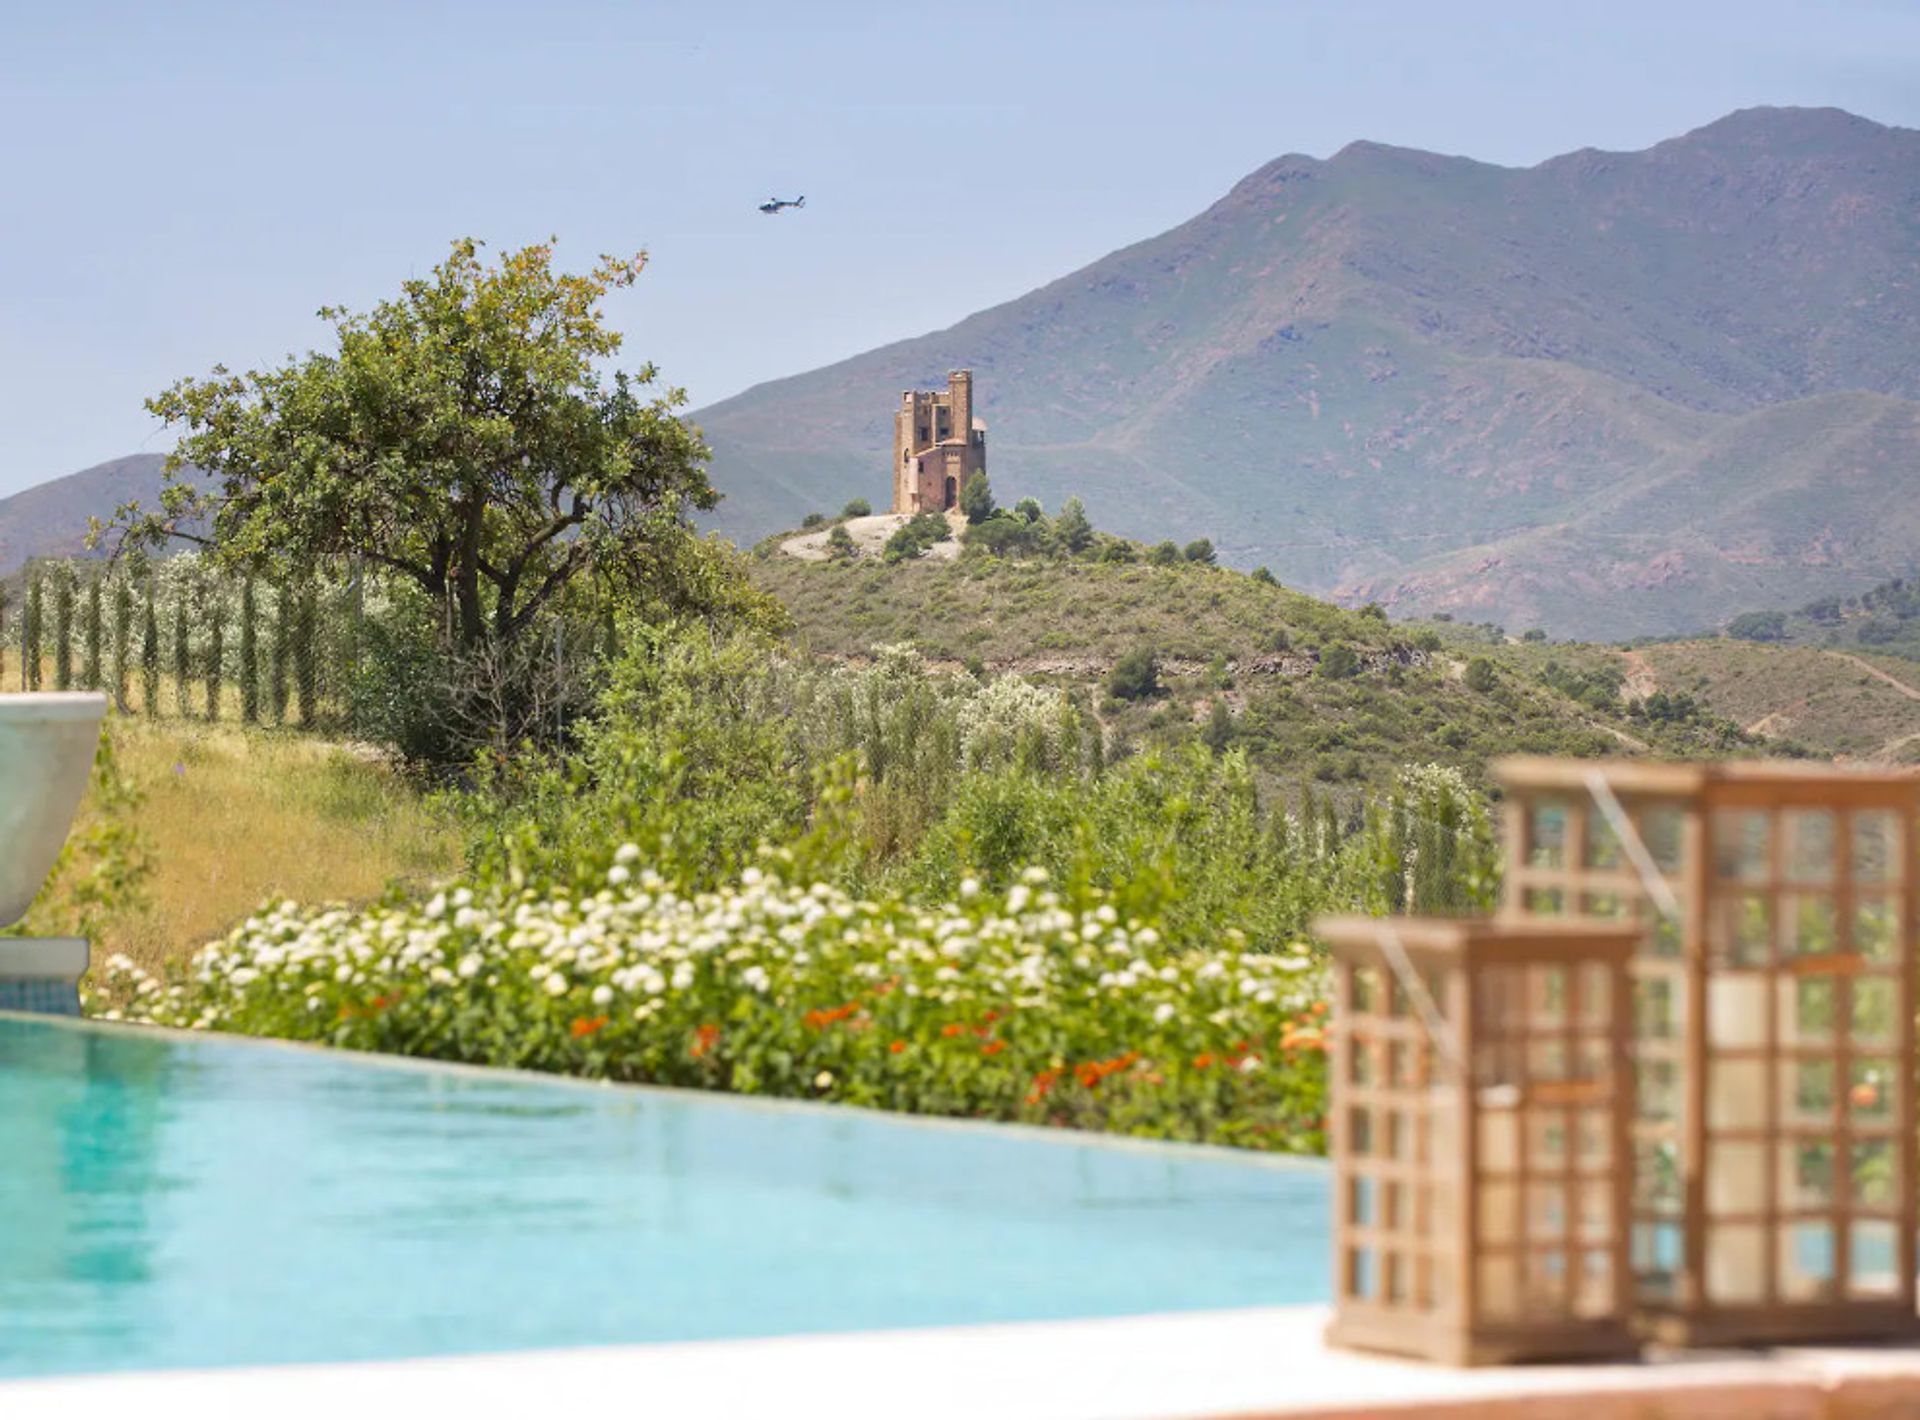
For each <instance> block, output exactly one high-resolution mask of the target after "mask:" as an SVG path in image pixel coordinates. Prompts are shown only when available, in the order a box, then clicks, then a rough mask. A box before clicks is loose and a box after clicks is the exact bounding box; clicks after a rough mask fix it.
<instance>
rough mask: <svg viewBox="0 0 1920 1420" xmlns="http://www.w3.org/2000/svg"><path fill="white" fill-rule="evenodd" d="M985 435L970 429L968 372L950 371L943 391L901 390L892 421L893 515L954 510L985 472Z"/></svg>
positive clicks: (970, 408)
mask: <svg viewBox="0 0 1920 1420" xmlns="http://www.w3.org/2000/svg"><path fill="white" fill-rule="evenodd" d="M986 462H987V454H986V435H985V433H984V432H983V431H981V430H976V429H975V428H974V427H973V372H972V371H971V370H954V371H950V372H949V373H948V375H947V388H946V389H945V391H936V390H902V391H901V393H900V407H899V409H898V410H896V411H895V413H894V420H893V475H892V477H893V511H894V512H896V513H901V514H907V515H911V514H914V513H924V512H939V511H941V510H942V509H945V508H951V507H954V506H955V505H956V504H957V502H958V500H959V489H960V488H961V487H962V486H964V485H965V483H966V481H967V479H969V478H971V477H972V476H973V475H974V474H975V473H977V472H982V471H984V470H985V468H986Z"/></svg>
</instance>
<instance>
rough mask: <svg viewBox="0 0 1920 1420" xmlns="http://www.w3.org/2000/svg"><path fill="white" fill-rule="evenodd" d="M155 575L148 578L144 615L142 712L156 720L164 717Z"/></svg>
mask: <svg viewBox="0 0 1920 1420" xmlns="http://www.w3.org/2000/svg"><path fill="white" fill-rule="evenodd" d="M158 599H159V592H158V590H157V589H156V588H155V586H154V579H153V574H152V573H151V572H149V573H148V574H147V595H146V597H145V598H144V599H143V601H142V606H141V612H140V708H141V709H142V710H144V711H145V712H146V714H147V718H148V719H153V718H155V717H157V716H158V715H159V714H160V607H159V605H158Z"/></svg>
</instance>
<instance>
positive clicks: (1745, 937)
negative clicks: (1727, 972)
mask: <svg viewBox="0 0 1920 1420" xmlns="http://www.w3.org/2000/svg"><path fill="white" fill-rule="evenodd" d="M1713 915H1714V926H1715V932H1714V942H1715V945H1716V946H1717V947H1718V949H1719V954H1721V955H1723V956H1724V958H1725V960H1726V961H1727V962H1728V963H1729V964H1731V965H1733V966H1765V965H1767V964H1768V963H1769V962H1770V961H1772V959H1773V900H1772V899H1771V898H1769V897H1766V896H1764V895H1762V894H1760V893H1747V892H1743V893H1729V894H1726V895H1724V896H1721V897H1718V898H1716V899H1715V900H1714V904H1713Z"/></svg>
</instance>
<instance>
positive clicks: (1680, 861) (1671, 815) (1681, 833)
mask: <svg viewBox="0 0 1920 1420" xmlns="http://www.w3.org/2000/svg"><path fill="white" fill-rule="evenodd" d="M1686 828H1687V816H1686V813H1685V811H1684V810H1682V809H1681V808H1680V807H1679V806H1677V805H1674V804H1655V805H1651V806H1649V807H1648V808H1646V809H1644V810H1642V811H1641V814H1640V822H1639V829H1640V838H1641V841H1642V842H1644V843H1645V844H1646V845H1647V853H1648V855H1649V856H1651V857H1652V859H1653V863H1654V866H1655V867H1657V868H1658V869H1659V870H1660V871H1661V872H1663V873H1678V872H1680V871H1681V869H1682V868H1684V867H1685V866H1686V842H1687V835H1686Z"/></svg>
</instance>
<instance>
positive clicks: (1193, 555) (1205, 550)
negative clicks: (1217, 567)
mask: <svg viewBox="0 0 1920 1420" xmlns="http://www.w3.org/2000/svg"><path fill="white" fill-rule="evenodd" d="M1180 555H1181V556H1182V557H1184V558H1185V559H1186V560H1187V561H1189V562H1198V563H1199V564H1200V565H1201V566H1203V567H1211V566H1213V563H1214V556H1215V554H1214V551H1213V543H1212V542H1210V541H1209V540H1208V539H1206V538H1204V537H1197V538H1195V539H1194V540H1193V541H1192V542H1190V543H1188V544H1187V545H1186V546H1185V547H1183V548H1181V549H1180Z"/></svg>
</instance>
